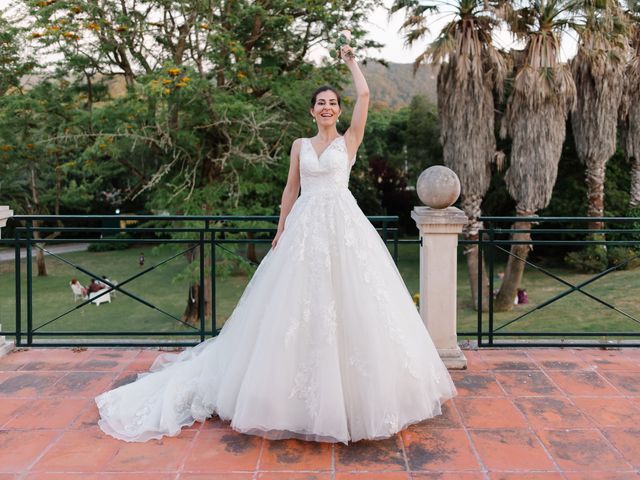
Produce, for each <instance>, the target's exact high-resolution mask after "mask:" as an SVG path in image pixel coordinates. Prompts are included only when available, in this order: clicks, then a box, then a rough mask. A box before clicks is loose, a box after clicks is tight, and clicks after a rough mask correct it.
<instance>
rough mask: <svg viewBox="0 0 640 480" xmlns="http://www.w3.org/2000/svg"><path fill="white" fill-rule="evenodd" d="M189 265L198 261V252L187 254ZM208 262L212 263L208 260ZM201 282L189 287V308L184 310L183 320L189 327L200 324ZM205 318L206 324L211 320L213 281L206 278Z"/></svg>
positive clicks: (193, 251) (192, 251)
mask: <svg viewBox="0 0 640 480" xmlns="http://www.w3.org/2000/svg"><path fill="white" fill-rule="evenodd" d="M185 256H186V257H187V262H188V263H189V264H191V263H193V262H195V261H197V260H198V250H197V249H193V250H190V251H189V252H187V253H186V254H185ZM206 261H209V262H210V261H211V260H210V259H209V260H206ZM200 288H201V286H200V282H194V283H192V284H191V285H190V286H189V290H188V293H187V306H186V308H185V309H184V313H183V314H182V318H181V320H182V321H183V322H185V323H188V324H189V325H194V326H196V325H198V324H199V323H200ZM204 318H205V323H206V322H207V320H210V319H211V279H210V278H209V277H208V276H206V275H205V277H204Z"/></svg>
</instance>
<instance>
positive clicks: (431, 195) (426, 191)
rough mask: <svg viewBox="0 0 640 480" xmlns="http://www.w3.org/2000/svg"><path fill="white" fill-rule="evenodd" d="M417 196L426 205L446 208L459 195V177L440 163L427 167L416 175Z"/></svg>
mask: <svg viewBox="0 0 640 480" xmlns="http://www.w3.org/2000/svg"><path fill="white" fill-rule="evenodd" d="M417 191H418V197H419V198H420V200H421V201H422V203H424V204H425V205H426V206H427V207H431V208H447V207H450V206H451V205H453V204H454V203H455V201H456V200H457V199H458V197H459V196H460V179H459V178H458V175H456V173H455V172H454V171H453V170H451V169H449V168H447V167H444V166H442V165H434V166H433V167H429V168H427V169H426V170H425V171H424V172H422V173H421V174H420V177H418V185H417Z"/></svg>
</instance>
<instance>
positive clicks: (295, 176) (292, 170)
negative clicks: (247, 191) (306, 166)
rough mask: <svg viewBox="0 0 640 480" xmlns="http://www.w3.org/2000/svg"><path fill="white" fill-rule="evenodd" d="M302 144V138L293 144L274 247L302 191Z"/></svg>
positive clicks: (272, 244)
mask: <svg viewBox="0 0 640 480" xmlns="http://www.w3.org/2000/svg"><path fill="white" fill-rule="evenodd" d="M301 144H302V140H301V139H299V138H298V139H297V140H296V141H295V142H293V145H291V160H290V162H289V176H288V177H287V184H286V185H285V187H284V191H283V192H282V199H281V201H280V220H279V221H278V231H277V232H276V236H275V237H274V239H273V241H272V242H271V246H272V247H273V248H275V247H276V245H277V244H278V240H280V236H281V235H282V232H284V224H285V221H286V220H287V215H289V212H290V211H291V209H292V208H293V204H294V203H296V199H297V198H298V194H299V193H300V146H301Z"/></svg>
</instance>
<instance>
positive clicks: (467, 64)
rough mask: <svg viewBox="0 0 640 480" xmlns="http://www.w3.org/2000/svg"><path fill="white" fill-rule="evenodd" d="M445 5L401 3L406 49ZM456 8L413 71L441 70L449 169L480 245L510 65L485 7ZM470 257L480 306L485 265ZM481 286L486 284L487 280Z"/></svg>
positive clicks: (473, 3) (468, 231)
mask: <svg viewBox="0 0 640 480" xmlns="http://www.w3.org/2000/svg"><path fill="white" fill-rule="evenodd" d="M440 5H449V6H450V5H451V3H449V2H447V3H445V2H435V3H434V4H431V5H427V4H422V3H419V2H418V1H416V0H396V2H395V4H394V6H393V7H392V9H391V11H392V13H393V12H396V11H399V10H401V9H403V8H405V9H406V11H405V15H406V17H405V18H406V20H405V22H404V24H403V27H402V28H403V29H404V30H405V31H406V32H407V33H406V36H405V39H406V42H407V44H411V43H413V42H415V41H416V40H418V39H419V38H421V37H422V36H424V35H425V34H426V33H427V32H428V28H427V25H426V21H427V17H426V13H427V12H437V11H438V9H439V6H440ZM453 6H454V10H455V13H454V19H453V20H452V21H451V22H449V23H448V24H447V25H446V26H445V27H444V28H443V29H442V31H441V32H440V34H439V36H438V37H437V38H436V40H435V41H434V42H433V43H431V44H430V45H429V46H428V47H427V49H426V50H425V51H424V53H422V54H421V55H420V56H419V57H418V58H417V59H416V60H415V63H414V71H415V70H417V69H418V68H419V66H420V65H421V64H422V63H423V62H425V61H430V62H431V63H432V64H433V65H435V66H437V67H439V69H440V70H439V73H438V87H437V88H438V114H439V121H440V132H441V133H440V141H441V143H442V150H443V157H444V164H445V165H446V166H447V167H449V168H451V169H452V170H454V171H455V172H456V173H457V174H458V177H459V178H460V183H461V186H462V192H461V193H462V194H461V207H462V210H463V211H464V212H465V214H466V215H467V217H469V223H468V224H467V226H466V227H465V229H464V236H465V238H467V239H471V240H475V239H477V238H478V231H479V230H480V229H481V228H482V223H481V222H480V221H479V220H478V218H479V217H480V214H481V204H482V200H483V198H484V195H485V193H486V192H487V189H488V188H489V182H490V181H491V168H490V165H491V163H492V162H493V161H494V159H495V158H496V139H495V133H494V115H495V109H494V92H497V93H499V94H502V85H503V80H504V72H505V65H504V60H503V58H502V56H501V54H500V53H499V52H498V51H497V50H496V49H495V48H494V46H493V42H492V38H491V32H492V29H493V28H494V27H495V26H496V24H497V20H496V19H495V17H494V16H491V15H489V14H488V12H487V10H486V8H485V6H484V2H483V1H482V0H457V1H456V2H453ZM465 253H466V256H467V266H468V269H469V280H470V283H471V291H472V295H473V301H474V305H477V300H478V295H479V292H478V262H480V261H481V259H480V258H479V254H478V247H477V246H472V247H469V248H467V250H466V252H465ZM482 284H483V285H486V284H487V282H486V279H484V280H483V282H482ZM484 294H485V295H486V292H485V293H484Z"/></svg>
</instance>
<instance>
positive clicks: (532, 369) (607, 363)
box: [0, 349, 640, 480]
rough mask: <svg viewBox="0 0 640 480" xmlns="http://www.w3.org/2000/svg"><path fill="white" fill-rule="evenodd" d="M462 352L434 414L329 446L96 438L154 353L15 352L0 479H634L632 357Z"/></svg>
mask: <svg viewBox="0 0 640 480" xmlns="http://www.w3.org/2000/svg"><path fill="white" fill-rule="evenodd" d="M465 353H466V355H467V358H468V360H469V369H468V370H466V371H457V372H453V377H454V380H455V382H456V385H457V386H458V388H459V396H458V397H456V398H455V399H454V400H453V401H450V402H448V403H447V404H446V411H445V414H444V415H443V416H441V417H439V418H437V419H433V420H431V421H427V422H424V423H422V424H419V425H415V426H413V427H411V428H409V429H408V430H406V431H404V432H402V434H400V435H396V436H395V437H394V438H391V439H389V440H384V441H377V442H359V443H356V444H352V445H349V446H345V445H341V444H340V445H335V446H333V445H328V444H317V443H305V442H298V441H280V442H275V441H266V440H262V439H260V438H257V437H251V436H245V435H241V434H238V433H235V432H233V431H232V430H230V429H229V427H228V426H227V424H224V423H222V422H220V421H219V420H218V421H216V420H210V421H208V422H206V423H205V424H203V425H200V424H197V425H195V428H193V429H190V430H185V431H183V432H182V434H181V435H180V436H178V437H176V438H167V439H164V440H162V441H151V442H148V443H145V444H128V443H123V442H118V441H116V440H114V439H112V438H110V437H107V436H105V435H103V434H102V433H101V432H100V431H99V430H98V428H97V426H96V420H97V412H96V408H95V406H94V404H93V396H94V395H95V394H97V393H99V392H102V391H104V390H105V389H107V388H109V387H112V386H113V385H117V384H122V383H124V382H128V381H131V380H133V379H134V378H135V372H139V371H144V370H145V369H146V368H147V367H148V366H149V365H150V363H151V361H152V360H153V358H154V357H155V356H156V355H157V354H158V352H157V351H156V350H140V349H132V350H118V349H88V350H82V351H73V350H70V349H60V350H57V349H30V350H22V351H17V352H14V353H11V354H9V355H8V356H6V357H3V358H0V472H3V473H0V480H5V479H30V480H31V479H48V480H54V479H64V480H67V479H87V480H88V479H98V478H100V479H113V480H115V479H124V478H132V479H136V480H143V479H154V480H162V479H180V480H186V479H190V480H195V479H202V480H204V479H225V480H226V479H238V480H239V479H260V480H267V479H291V480H296V479H327V480H328V479H336V480H347V479H359V480H364V479H380V480H382V479H388V480H395V479H403V480H406V479H411V478H413V479H435V478H438V479H456V480H458V479H460V480H471V479H549V480H550V479H629V478H640V474H639V473H640V350H638V349H629V350H598V349H593V350H590V349H542V350H526V351H524V350H522V351H515V350H483V351H466V352H465Z"/></svg>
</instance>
